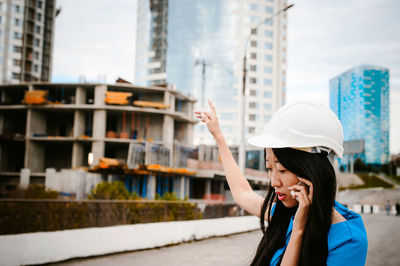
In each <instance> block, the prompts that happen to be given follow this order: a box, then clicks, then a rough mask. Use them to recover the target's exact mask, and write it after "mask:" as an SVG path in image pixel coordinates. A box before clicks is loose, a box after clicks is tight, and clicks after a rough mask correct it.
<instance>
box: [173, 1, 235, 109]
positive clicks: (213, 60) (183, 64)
mask: <svg viewBox="0 0 400 266" xmlns="http://www.w3.org/2000/svg"><path fill="white" fill-rule="evenodd" d="M233 9H234V4H233V2H231V1H215V0H202V1H198V0H185V1H182V0H169V1H168V36H167V43H168V50H167V68H166V73H167V82H168V83H172V84H175V85H176V87H177V88H178V89H179V90H180V91H182V92H184V93H186V94H192V95H194V96H195V97H196V98H197V99H199V101H200V102H204V101H205V100H206V99H211V100H212V101H214V102H215V103H216V104H217V106H221V107H235V106H236V105H237V103H236V102H235V100H233V98H234V96H235V94H236V90H234V89H232V88H233V84H234V82H235V77H234V71H235V69H234V65H235V64H234V61H235V52H234V51H235V47H234V45H235V43H236V42H235V32H234V20H233V18H232V11H233ZM203 64H204V71H205V73H204V80H203ZM203 82H204V84H203ZM203 88H204V90H205V91H204V92H203V91H202V90H203ZM203 98H205V99H203Z"/></svg>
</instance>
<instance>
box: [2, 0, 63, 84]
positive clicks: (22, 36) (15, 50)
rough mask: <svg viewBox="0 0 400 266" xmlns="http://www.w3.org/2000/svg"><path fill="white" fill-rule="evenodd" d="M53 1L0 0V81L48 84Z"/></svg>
mask: <svg viewBox="0 0 400 266" xmlns="http://www.w3.org/2000/svg"><path fill="white" fill-rule="evenodd" d="M55 14H56V11H55V0H0V82H1V83H19V82H23V81H49V80H50V76H51V57H52V46H53V36H54V18H55Z"/></svg>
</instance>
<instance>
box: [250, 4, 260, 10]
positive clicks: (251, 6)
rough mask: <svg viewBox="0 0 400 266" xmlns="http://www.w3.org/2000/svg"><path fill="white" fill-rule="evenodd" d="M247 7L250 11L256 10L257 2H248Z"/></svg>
mask: <svg viewBox="0 0 400 266" xmlns="http://www.w3.org/2000/svg"><path fill="white" fill-rule="evenodd" d="M247 8H248V9H250V10H252V11H257V10H258V8H259V6H258V5H257V4H249V5H248V6H247Z"/></svg>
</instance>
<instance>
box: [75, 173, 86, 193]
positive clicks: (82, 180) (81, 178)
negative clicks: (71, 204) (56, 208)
mask: <svg viewBox="0 0 400 266" xmlns="http://www.w3.org/2000/svg"><path fill="white" fill-rule="evenodd" d="M75 182H76V183H75V184H76V194H75V195H76V200H82V199H84V198H85V197H86V194H85V190H86V172H85V171H83V170H82V169H80V170H78V171H77V178H76V179H75Z"/></svg>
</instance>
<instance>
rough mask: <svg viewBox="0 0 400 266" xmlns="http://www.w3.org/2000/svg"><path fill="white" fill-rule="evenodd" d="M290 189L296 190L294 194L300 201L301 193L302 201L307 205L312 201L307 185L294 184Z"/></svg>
mask: <svg viewBox="0 0 400 266" xmlns="http://www.w3.org/2000/svg"><path fill="white" fill-rule="evenodd" d="M289 189H290V190H292V191H293V192H294V193H293V194H294V195H296V196H297V197H298V198H297V199H298V200H299V202H300V199H299V195H301V199H302V203H304V204H306V205H309V204H310V203H311V202H310V198H309V195H308V193H307V188H306V187H304V186H302V185H294V186H291V187H289ZM291 194H292V193H291Z"/></svg>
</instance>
